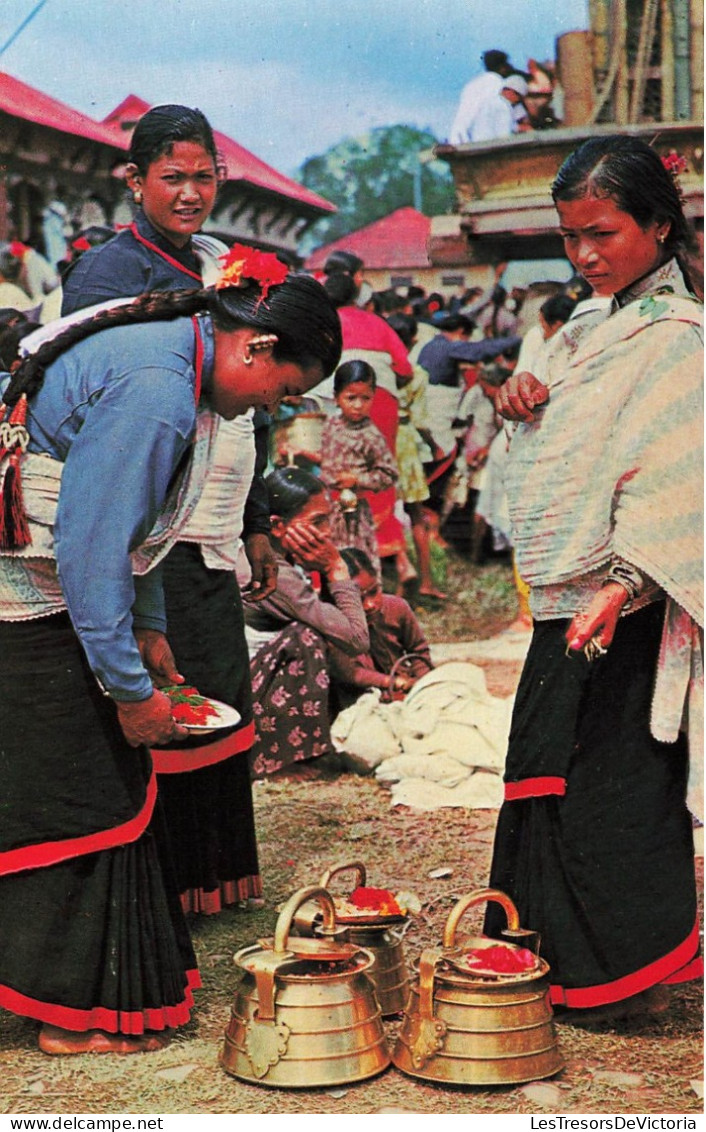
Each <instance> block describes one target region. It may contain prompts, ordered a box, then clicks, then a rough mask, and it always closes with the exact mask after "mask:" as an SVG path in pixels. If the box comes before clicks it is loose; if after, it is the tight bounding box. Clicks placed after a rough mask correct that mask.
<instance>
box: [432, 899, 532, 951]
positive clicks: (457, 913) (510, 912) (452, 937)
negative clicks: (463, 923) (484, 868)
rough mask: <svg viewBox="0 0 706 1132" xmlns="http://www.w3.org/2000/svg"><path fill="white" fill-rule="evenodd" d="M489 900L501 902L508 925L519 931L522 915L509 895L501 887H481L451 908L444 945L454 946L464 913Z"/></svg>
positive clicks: (445, 929)
mask: <svg viewBox="0 0 706 1132" xmlns="http://www.w3.org/2000/svg"><path fill="white" fill-rule="evenodd" d="M488 900H492V901H493V902H494V903H496V904H500V905H501V906H502V907H503V908H504V909H505V914H506V916H507V926H508V928H510V929H511V930H513V931H517V929H518V928H519V926H520V917H519V914H518V911H517V908H516V907H515V905H514V904H513V902H512V900H511V899H510V897H509V896H506V895H505V893H504V892H501V891H500V889H499V888H479V889H478V890H477V891H476V892H472V893H471V894H470V896H462V897H461V899H460V900H459V901H458V903H457V904H456V905H454V907H453V908H452V909H451V911H450V913H449V918H448V920H447V921H446V927H445V928H444V947H454V945H455V943H456V928H457V927H458V924H459V921H460V919H461V917H462V916H463V915H465V913H466V912H467V911H468V909H469V908H474V907H475V906H476V904H484V903H486V902H487V901H488Z"/></svg>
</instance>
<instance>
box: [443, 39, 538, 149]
mask: <svg viewBox="0 0 706 1132" xmlns="http://www.w3.org/2000/svg"><path fill="white" fill-rule="evenodd" d="M483 64H484V66H485V73H484V74H482V75H477V76H476V78H474V79H471V81H470V82H469V83H466V85H465V87H464V88H463V91H462V92H461V99H460V102H459V106H458V110H457V111H456V117H455V118H454V122H453V125H452V127H451V133H450V136H449V141H450V142H451V144H452V145H465V144H466V143H467V142H479V141H489V140H490V139H491V138H502V137H509V136H510V134H513V133H515V132H516V130H517V129H518V126H519V121H518V112H522V113H525V112H524V110H523V107H522V98H523V93H522V84H523V83H524V80H523V79H522V77H521V76H520V75H518V74H517V73H516V72H515V71H514V68H513V67H512V64H511V63H510V62H509V60H508V57H507V55H506V54H505V52H504V51H495V50H492V51H486V52H484V54H483ZM506 82H509V83H510V85H509V86H506ZM518 88H519V89H518ZM524 93H525V94H526V93H527V85H526V83H524Z"/></svg>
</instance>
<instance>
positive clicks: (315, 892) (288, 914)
mask: <svg viewBox="0 0 706 1132" xmlns="http://www.w3.org/2000/svg"><path fill="white" fill-rule="evenodd" d="M307 900H318V902H319V904H320V905H321V909H322V911H323V915H324V923H323V930H324V932H329V933H331V934H333V933H334V932H335V930H336V909H335V907H334V903H333V900H332V899H331V896H330V894H329V893H328V892H327V891H326V889H325V888H324V887H323V886H322V885H318V884H312V885H309V886H308V887H307V888H300V889H299V890H298V891H297V892H295V893H294V894H293V895H292V896H290V898H289V900H288V901H287V903H286V904H285V905H284V907H283V908H282V911H281V912H280V914H279V917H278V919H277V926H276V927H275V940H274V950H275V953H276V954H278V955H280V956H281V955H282V954H283V953H284V952H286V950H287V943H288V942H289V932H290V929H291V927H292V921H293V920H294V913H295V912H296V911H297V910H298V909H299V908H301V906H302V904H306V902H307Z"/></svg>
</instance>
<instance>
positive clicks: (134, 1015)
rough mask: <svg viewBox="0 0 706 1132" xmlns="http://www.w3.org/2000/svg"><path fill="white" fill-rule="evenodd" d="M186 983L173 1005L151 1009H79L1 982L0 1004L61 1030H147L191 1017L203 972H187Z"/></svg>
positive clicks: (13, 1011) (120, 1031)
mask: <svg viewBox="0 0 706 1132" xmlns="http://www.w3.org/2000/svg"><path fill="white" fill-rule="evenodd" d="M186 978H187V984H186V989H185V991H184V997H183V999H182V1001H181V1002H178V1003H176V1004H175V1005H174V1006H160V1007H154V1008H153V1009H149V1010H110V1009H108V1007H105V1006H94V1007H92V1008H91V1009H90V1010H76V1009H74V1007H71V1006H57V1005H55V1004H54V1003H51V1002H41V1001H40V1000H39V999H36V998H29V997H28V996H27V995H25V994H19V993H18V992H17V991H14V990H12V988H11V987H4V986H0V1006H3V1007H4V1008H5V1009H6V1010H10V1011H11V1012H12V1013H13V1014H21V1015H23V1016H24V1017H25V1018H36V1019H37V1021H39V1022H48V1023H49V1024H50V1025H52V1026H60V1027H61V1029H62V1030H75V1031H77V1032H79V1033H83V1032H85V1031H86V1030H105V1031H106V1032H107V1033H109V1034H144V1032H145V1030H166V1029H167V1028H169V1027H171V1026H183V1025H184V1023H185V1022H188V1021H189V1015H190V1012H191V1008H192V1006H193V1005H194V995H193V991H194V990H197V989H198V987H200V986H201V976H200V975H199V973H198V971H197V970H192V971H187V972H186Z"/></svg>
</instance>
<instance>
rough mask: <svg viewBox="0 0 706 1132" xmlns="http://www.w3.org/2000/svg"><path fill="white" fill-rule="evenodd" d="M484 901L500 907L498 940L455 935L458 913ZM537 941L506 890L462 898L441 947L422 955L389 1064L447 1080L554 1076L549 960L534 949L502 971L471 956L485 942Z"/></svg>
mask: <svg viewBox="0 0 706 1132" xmlns="http://www.w3.org/2000/svg"><path fill="white" fill-rule="evenodd" d="M489 900H490V901H494V902H497V903H499V904H500V905H501V906H502V907H503V908H504V909H505V912H506V915H507V923H508V926H507V930H506V931H505V932H503V936H504V940H503V941H498V940H493V939H489V938H488V937H486V936H477V937H466V938H464V939H462V940H457V937H456V932H457V928H458V924H459V921H460V920H461V918H462V916H463V915H464V914H465V913H466V912H467V911H468V909H469V908H473V907H475V906H476V905H478V904H480V903H485V902H486V901H489ZM506 940H507V942H505V941H506ZM510 941H512V942H510ZM538 945H539V939H538V936H537V935H536V933H534V932H531V931H526V930H525V929H523V928H521V927H520V922H519V916H518V913H517V909H516V908H515V905H514V904H513V903H512V901H511V900H510V898H509V897H508V896H506V895H505V893H503V892H500V891H499V890H497V889H492V888H484V889H480V890H478V891H477V892H473V893H471V894H470V895H469V896H464V897H462V899H461V900H459V901H458V903H457V904H456V905H455V906H454V908H453V909H452V910H451V912H450V914H449V917H448V920H447V922H446V926H445V929H444V936H443V946H442V947H441V948H428V949H426V950H424V951H423V952H422V954H421V957H420V959H419V965H418V979H417V980H416V982H415V983H414V984H413V986H412V989H411V993H410V998H409V1005H408V1007H407V1010H406V1011H405V1016H404V1019H403V1022H402V1025H401V1027H400V1031H399V1034H398V1038H397V1042H396V1044H395V1048H394V1051H393V1055H392V1061H393V1064H394V1065H395V1066H397V1068H398V1069H401V1070H402V1072H403V1073H407V1074H409V1075H410V1076H412V1077H419V1078H422V1079H423V1080H426V1081H433V1082H437V1083H441V1084H448V1085H507V1084H521V1083H523V1082H525V1081H534V1080H538V1079H541V1078H544V1077H551V1076H553V1075H554V1074H555V1073H558V1072H559V1070H560V1069H562V1068H563V1061H562V1059H561V1056H560V1053H559V1049H558V1046H557V1041H556V1035H555V1033H554V1024H553V1022H552V1010H551V1006H550V1003H549V979H548V976H549V965H548V964H547V963H546V962H545V961H544V960H543V959H541V958H540V957H539V955H536V954H535V955H534V962H533V963H532V965H531V966H530V967H528V968H527V969H524V970H522V971H521V972H516V973H505V972H500V971H497V970H496V969H495V970H494V969H491V968H490V967H487V968H484V967H483V966H482V959H480V960H478V959H477V957H478V956H479V955H480V956H482V952H483V949H487V948H490V947H494V948H497V947H498V946H499V947H501V948H507V949H508V950H509V952H510V953H513V952H514V953H518V952H519V951H520V948H521V947H523V948H525V949H526V950H527V951H531V950H533V949H534V948H536V947H538ZM469 952H470V953H471V954H472V955H473V963H474V966H471V963H470V961H469V955H468V953H469ZM478 963H480V964H481V966H480V968H479V967H478Z"/></svg>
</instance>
